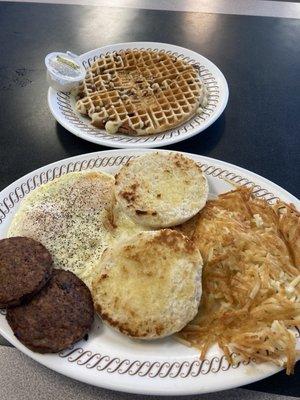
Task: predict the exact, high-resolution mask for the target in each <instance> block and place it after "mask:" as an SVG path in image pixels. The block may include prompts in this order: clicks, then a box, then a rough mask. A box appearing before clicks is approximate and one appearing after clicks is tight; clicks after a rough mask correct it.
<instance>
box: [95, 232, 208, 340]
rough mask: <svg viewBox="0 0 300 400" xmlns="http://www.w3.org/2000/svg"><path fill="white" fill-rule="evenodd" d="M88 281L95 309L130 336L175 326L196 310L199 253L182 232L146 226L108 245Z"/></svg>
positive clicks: (151, 334) (164, 332)
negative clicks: (142, 230) (154, 229)
mask: <svg viewBox="0 0 300 400" xmlns="http://www.w3.org/2000/svg"><path fill="white" fill-rule="evenodd" d="M98 271H100V273H99V275H98V276H97V277H95V279H94V280H93V283H92V294H93V299H94V304H95V308H96V311H97V312H98V314H99V315H100V316H101V318H102V319H103V320H104V321H105V322H106V323H107V324H109V325H110V326H111V327H113V328H115V329H117V330H118V331H120V332H122V333H124V334H125V335H128V336H130V337H133V338H140V339H155V338H161V337H164V336H168V335H171V334H173V333H174V332H178V331H179V330H181V329H182V328H183V327H184V326H185V325H186V324H187V323H188V322H189V321H191V320H192V319H193V318H194V316H195V315H196V313H197V311H198V306H199V302H200V297H201V293H202V287H201V272H202V258H201V255H200V253H199V251H198V250H197V249H196V248H195V246H194V245H193V243H192V242H191V241H190V240H189V239H188V238H187V237H186V236H184V235H183V234H181V233H180V232H177V231H174V230H170V229H163V230H159V231H144V232H141V233H138V234H137V235H135V236H132V237H131V238H130V239H127V240H125V241H122V242H119V243H116V244H115V245H114V246H113V247H110V248H107V249H106V250H105V251H104V253H103V255H102V258H101V267H100V268H98Z"/></svg>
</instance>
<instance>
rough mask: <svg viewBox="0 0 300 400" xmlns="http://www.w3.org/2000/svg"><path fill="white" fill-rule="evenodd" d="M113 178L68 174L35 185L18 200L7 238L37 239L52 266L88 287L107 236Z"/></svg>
mask: <svg viewBox="0 0 300 400" xmlns="http://www.w3.org/2000/svg"><path fill="white" fill-rule="evenodd" d="M113 187H114V177H113V176H111V175H108V174H105V173H101V172H92V171H87V172H73V173H69V174H66V175H63V176H61V177H60V178H57V179H55V180H53V181H51V182H49V183H46V184H44V185H42V186H40V187H39V188H37V189H35V190H34V191H33V192H32V193H30V194H29V195H28V196H26V198H25V199H24V200H23V201H22V203H21V205H20V208H19V210H18V211H17V213H16V215H15V216H14V218H13V221H12V224H11V226H10V229H9V232H8V236H9V237H11V236H26V237H29V238H32V239H35V240H37V241H39V242H41V243H42V244H43V245H44V246H45V247H46V248H47V249H48V250H49V252H50V253H51V255H52V257H53V261H54V264H55V266H56V267H57V268H62V269H65V270H70V271H72V272H73V273H75V274H76V275H77V276H78V277H79V278H81V279H83V280H84V282H85V283H86V284H87V285H89V284H90V281H91V279H92V274H93V267H94V262H95V261H98V259H99V258H100V256H101V254H102V252H103V250H104V248H105V247H106V246H107V241H108V237H109V236H110V218H111V212H112V207H113V203H114V194H113Z"/></svg>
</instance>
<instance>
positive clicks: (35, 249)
mask: <svg viewBox="0 0 300 400" xmlns="http://www.w3.org/2000/svg"><path fill="white" fill-rule="evenodd" d="M51 274H52V257H51V255H50V253H49V251H48V250H47V249H46V248H45V247H44V246H43V245H42V244H41V243H39V242H37V241H35V240H33V239H29V238H26V237H12V238H9V239H3V240H0V308H3V307H8V306H13V305H17V304H20V303H21V302H22V301H24V300H26V299H28V298H29V297H30V296H32V295H33V294H35V293H37V292H38V291H39V290H40V289H41V288H42V287H43V286H44V285H45V284H46V283H47V281H48V280H49V278H50V277H51Z"/></svg>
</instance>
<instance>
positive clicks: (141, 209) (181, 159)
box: [115, 152, 208, 228]
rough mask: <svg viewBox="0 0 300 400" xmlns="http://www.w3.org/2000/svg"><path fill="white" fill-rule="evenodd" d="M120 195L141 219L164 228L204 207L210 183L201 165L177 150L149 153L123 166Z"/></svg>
mask: <svg viewBox="0 0 300 400" xmlns="http://www.w3.org/2000/svg"><path fill="white" fill-rule="evenodd" d="M115 194H116V199H117V201H118V202H119V203H120V205H121V206H122V208H123V210H124V212H125V213H126V214H127V215H128V216H130V217H131V218H132V219H133V220H134V221H136V222H137V223H139V224H141V225H144V226H148V227H152V228H164V227H171V226H175V225H179V224H182V223H183V222H185V221H187V220H188V219H190V218H192V217H193V216H194V215H195V214H197V212H198V211H199V210H201V209H202V208H203V207H204V205H205V203H206V200H207V196H208V184H207V180H206V178H205V176H204V174H203V172H202V170H201V168H200V166H199V165H198V164H197V163H196V162H195V161H193V160H192V159H190V158H187V157H185V156H183V155H182V154H179V153H175V152H155V153H148V154H145V155H143V156H141V157H138V158H135V159H132V160H130V161H128V162H127V164H126V165H125V166H124V167H122V168H121V170H120V171H119V172H118V174H117V175H116V180H115Z"/></svg>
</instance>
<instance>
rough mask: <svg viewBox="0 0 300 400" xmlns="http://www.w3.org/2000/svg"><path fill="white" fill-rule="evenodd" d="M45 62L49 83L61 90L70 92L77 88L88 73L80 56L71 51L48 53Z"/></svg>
mask: <svg viewBox="0 0 300 400" xmlns="http://www.w3.org/2000/svg"><path fill="white" fill-rule="evenodd" d="M45 64H46V67H47V81H48V83H49V85H50V86H51V87H53V88H54V89H56V90H59V91H61V92H70V91H71V90H73V89H76V88H77V87H78V86H79V84H80V83H81V82H82V81H83V79H84V78H85V75H86V70H85V68H84V67H83V65H82V64H81V61H80V58H79V57H78V56H76V55H75V54H73V53H71V52H69V51H67V52H66V53H60V52H54V53H50V54H48V55H47V56H46V58H45Z"/></svg>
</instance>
